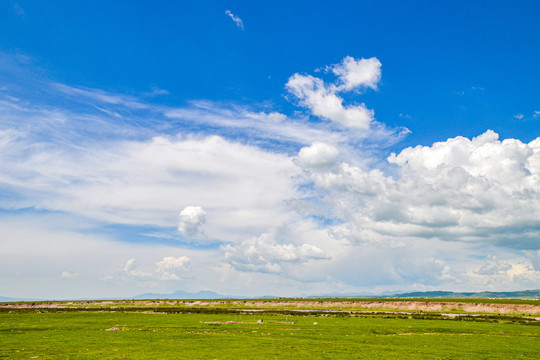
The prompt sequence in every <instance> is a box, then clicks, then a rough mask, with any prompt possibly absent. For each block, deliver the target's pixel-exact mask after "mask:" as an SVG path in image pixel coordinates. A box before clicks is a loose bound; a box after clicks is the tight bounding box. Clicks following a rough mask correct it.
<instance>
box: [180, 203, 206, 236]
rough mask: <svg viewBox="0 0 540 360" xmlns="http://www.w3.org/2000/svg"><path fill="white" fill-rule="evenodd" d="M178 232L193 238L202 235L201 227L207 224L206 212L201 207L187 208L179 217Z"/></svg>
mask: <svg viewBox="0 0 540 360" xmlns="http://www.w3.org/2000/svg"><path fill="white" fill-rule="evenodd" d="M179 217H180V219H179V222H178V232H179V233H180V234H182V235H184V236H188V237H193V236H196V235H199V234H201V231H200V229H199V228H200V226H201V225H203V224H204V223H205V222H206V211H204V209H203V208H202V207H200V206H187V207H185V208H184V209H183V210H182V211H181V212H180V215H179Z"/></svg>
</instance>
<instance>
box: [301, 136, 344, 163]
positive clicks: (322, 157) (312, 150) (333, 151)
mask: <svg viewBox="0 0 540 360" xmlns="http://www.w3.org/2000/svg"><path fill="white" fill-rule="evenodd" d="M338 156H339V150H338V149H337V148H336V147H334V146H332V145H328V144H325V143H322V142H315V143H313V144H312V145H311V146H306V147H303V148H302V149H300V152H299V153H298V163H299V164H300V165H301V166H302V167H305V168H306V169H310V170H332V169H336V168H337V165H338Z"/></svg>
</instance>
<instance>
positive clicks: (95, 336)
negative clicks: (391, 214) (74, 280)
mask: <svg viewBox="0 0 540 360" xmlns="http://www.w3.org/2000/svg"><path fill="white" fill-rule="evenodd" d="M193 310H195V311H196V310H197V309H193ZM222 310H223V312H222V313H211V312H205V309H203V311H202V312H198V313H197V312H193V313H186V312H180V313H163V312H154V311H153V310H151V309H149V310H148V311H139V310H130V311H99V310H96V309H94V310H93V311H84V310H74V309H71V310H70V311H64V310H62V309H57V310H49V309H24V310H9V311H7V310H5V309H4V311H2V312H0V345H1V346H0V358H1V359H540V327H539V326H538V324H539V322H538V321H521V320H520V318H515V317H496V316H490V317H488V316H486V317H480V318H464V319H461V320H456V319H454V320H450V319H445V318H439V317H436V316H433V317H429V316H424V318H420V316H416V315H413V316H410V318H409V317H407V316H403V315H399V314H397V315H395V316H387V315H382V314H379V315H371V316H367V315H352V316H351V315H349V314H343V315H341V316H335V315H328V314H319V315H299V314H295V315H287V314H284V313H278V312H273V313H272V312H270V313H256V314H247V313H238V312H227V310H226V309H222ZM258 319H262V320H263V323H262V324H259V323H257V320H258ZM314 322H318V325H314ZM112 327H118V328H120V329H122V330H121V331H106V330H107V329H110V328H112Z"/></svg>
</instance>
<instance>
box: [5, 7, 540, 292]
mask: <svg viewBox="0 0 540 360" xmlns="http://www.w3.org/2000/svg"><path fill="white" fill-rule="evenodd" d="M539 14H540V3H538V2H537V1H473V2H471V1H452V2H433V1H418V0H413V1H408V2H402V1H345V0H343V1H335V2H333V3H332V4H330V3H328V2H323V1H312V0H311V1H280V0H278V1H272V2H251V1H197V2H194V1H157V2H155V1H153V2H150V1H110V0H109V1H100V0H97V1H91V2H88V1H57V0H51V1H47V2H42V1H24V0H14V1H11V0H6V1H2V2H0V296H8V297H20V298H41V299H76V298H112V297H131V296H135V295H138V294H141V293H146V292H153V293H162V294H166V293H171V292H174V291H177V290H183V291H187V292H197V291H205V290H209V291H215V292H217V293H220V294H223V295H231V296H264V295H274V296H303V295H320V294H351V293H355V294H382V293H393V292H394V293H395V292H404V291H429V290H453V291H485V290H490V291H515V290H524V289H537V288H539V287H540V138H539V137H538V136H540V102H539V100H540V85H539V80H540V67H539V66H538V64H540V48H539V46H538V39H539V38H540V25H539V23H538V15H539Z"/></svg>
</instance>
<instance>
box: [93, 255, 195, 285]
mask: <svg viewBox="0 0 540 360" xmlns="http://www.w3.org/2000/svg"><path fill="white" fill-rule="evenodd" d="M189 262H190V259H189V257H187V256H179V257H174V256H165V257H163V258H162V259H161V260H160V261H157V262H155V263H154V266H153V267H151V266H149V264H145V266H144V267H143V269H142V270H139V269H137V267H136V266H135V259H134V258H132V259H129V260H128V261H127V262H126V264H125V265H124V267H123V269H122V271H121V272H120V274H119V275H118V277H119V279H121V280H124V281H137V282H143V283H145V282H152V281H155V280H163V281H171V280H181V279H182V277H181V276H180V274H181V273H183V272H186V271H188V270H189ZM114 278H115V277H114V276H112V275H107V276H105V277H103V278H102V279H106V280H107V281H110V280H113V279H114Z"/></svg>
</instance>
